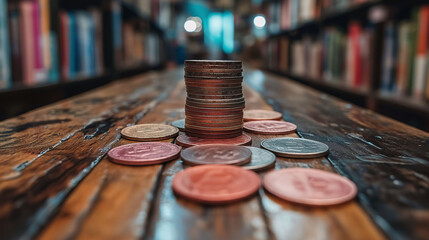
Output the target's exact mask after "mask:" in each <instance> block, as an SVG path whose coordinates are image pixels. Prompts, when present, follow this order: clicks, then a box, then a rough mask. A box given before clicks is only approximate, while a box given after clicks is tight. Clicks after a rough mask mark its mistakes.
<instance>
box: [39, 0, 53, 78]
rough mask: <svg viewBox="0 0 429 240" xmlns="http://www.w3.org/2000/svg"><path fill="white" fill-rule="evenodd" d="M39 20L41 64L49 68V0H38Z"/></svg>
mask: <svg viewBox="0 0 429 240" xmlns="http://www.w3.org/2000/svg"><path fill="white" fill-rule="evenodd" d="M39 4H40V21H41V43H42V49H43V54H42V55H43V66H44V67H45V68H46V69H47V70H50V68H51V52H50V51H51V34H50V31H51V30H50V28H51V23H50V19H49V13H50V9H49V0H39Z"/></svg>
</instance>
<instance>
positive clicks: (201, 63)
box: [185, 59, 241, 67]
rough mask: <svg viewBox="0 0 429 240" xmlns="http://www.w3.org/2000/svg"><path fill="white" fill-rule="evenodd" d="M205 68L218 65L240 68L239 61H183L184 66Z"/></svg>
mask: <svg viewBox="0 0 429 240" xmlns="http://www.w3.org/2000/svg"><path fill="white" fill-rule="evenodd" d="M195 65H198V66H207V65H216V66H218V65H220V66H222V67H224V66H231V65H234V66H237V65H238V66H240V67H241V61H239V60H194V59H192V60H185V66H195Z"/></svg>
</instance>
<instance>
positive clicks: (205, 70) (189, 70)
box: [185, 67, 243, 74]
mask: <svg viewBox="0 0 429 240" xmlns="http://www.w3.org/2000/svg"><path fill="white" fill-rule="evenodd" d="M242 72H243V69H241V68H196V67H185V73H186V74H189V73H201V74H210V73H214V74H219V73H242Z"/></svg>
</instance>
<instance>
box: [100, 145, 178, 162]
mask: <svg viewBox="0 0 429 240" xmlns="http://www.w3.org/2000/svg"><path fill="white" fill-rule="evenodd" d="M180 149H181V147H179V146H177V145H175V144H172V143H165V142H144V143H132V144H126V145H122V146H119V147H115V148H113V149H112V150H110V151H109V153H108V154H107V155H108V156H109V159H110V160H111V161H112V162H114V163H119V164H125V165H152V164H159V163H163V162H167V161H170V160H173V159H176V158H178V157H179V154H180Z"/></svg>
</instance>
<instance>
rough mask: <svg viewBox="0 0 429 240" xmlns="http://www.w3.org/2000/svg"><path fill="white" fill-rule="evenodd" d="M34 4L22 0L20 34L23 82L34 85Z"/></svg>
mask: <svg viewBox="0 0 429 240" xmlns="http://www.w3.org/2000/svg"><path fill="white" fill-rule="evenodd" d="M33 6H34V4H33V3H32V2H29V1H22V2H20V12H21V14H20V23H21V27H20V30H21V32H20V36H21V49H22V64H23V67H22V70H23V83H24V84H26V85H33V84H34V83H35V71H34V70H35V49H34V42H33V39H34V38H35V36H34V31H33V17H32V15H33V12H34V11H33Z"/></svg>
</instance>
